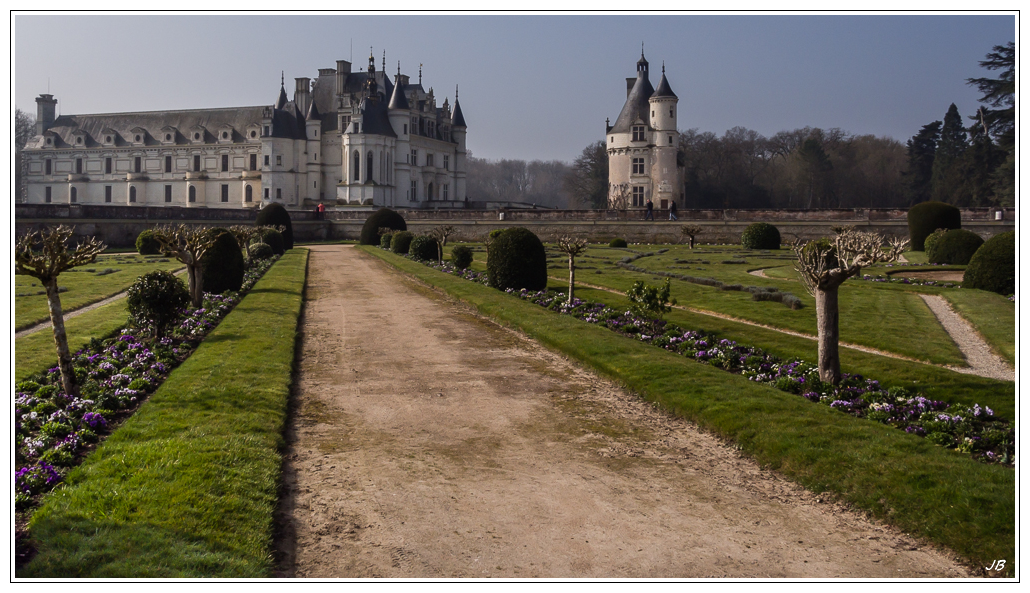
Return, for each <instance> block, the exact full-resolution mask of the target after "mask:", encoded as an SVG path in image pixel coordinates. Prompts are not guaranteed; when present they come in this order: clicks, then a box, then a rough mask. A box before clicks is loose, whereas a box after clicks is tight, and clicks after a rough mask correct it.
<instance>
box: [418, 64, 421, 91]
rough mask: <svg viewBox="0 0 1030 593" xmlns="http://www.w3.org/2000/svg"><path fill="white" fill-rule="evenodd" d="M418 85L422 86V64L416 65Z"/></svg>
mask: <svg viewBox="0 0 1030 593" xmlns="http://www.w3.org/2000/svg"><path fill="white" fill-rule="evenodd" d="M418 86H422V64H419V65H418Z"/></svg>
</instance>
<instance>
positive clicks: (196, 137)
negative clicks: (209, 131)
mask: <svg viewBox="0 0 1030 593" xmlns="http://www.w3.org/2000/svg"><path fill="white" fill-rule="evenodd" d="M193 139H194V140H200V132H193Z"/></svg>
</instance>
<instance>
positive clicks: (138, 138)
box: [136, 134, 143, 142]
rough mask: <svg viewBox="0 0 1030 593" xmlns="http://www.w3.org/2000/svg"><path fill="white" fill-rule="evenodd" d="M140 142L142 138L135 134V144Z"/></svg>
mask: <svg viewBox="0 0 1030 593" xmlns="http://www.w3.org/2000/svg"><path fill="white" fill-rule="evenodd" d="M141 140H143V136H140V135H139V134H136V142H139V141H141Z"/></svg>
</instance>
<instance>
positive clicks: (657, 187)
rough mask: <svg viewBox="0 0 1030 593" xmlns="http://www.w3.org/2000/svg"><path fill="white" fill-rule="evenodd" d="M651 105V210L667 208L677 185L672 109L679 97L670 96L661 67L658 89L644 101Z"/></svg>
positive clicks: (677, 142)
mask: <svg viewBox="0 0 1030 593" xmlns="http://www.w3.org/2000/svg"><path fill="white" fill-rule="evenodd" d="M648 103H650V105H651V128H652V129H653V130H654V132H653V134H654V149H653V151H654V158H653V159H652V163H651V171H650V173H651V179H652V191H653V192H654V196H653V198H652V199H653V200H654V203H655V207H658V208H662V209H665V208H668V207H669V204H670V203H671V202H672V201H673V200H674V199H676V194H677V193H678V191H679V187H680V185H681V184H679V183H678V180H679V178H680V176H679V171H678V168H677V166H676V151H677V147H678V144H679V134H678V133H677V131H676V105H677V103H679V97H677V96H676V93H674V92H672V88H671V87H670V86H669V80H668V79H667V78H666V77H665V64H664V63H663V64H662V79H661V80H660V81H659V82H658V88H657V89H655V91H654V93H653V94H652V95H651V97H650V98H649V99H648Z"/></svg>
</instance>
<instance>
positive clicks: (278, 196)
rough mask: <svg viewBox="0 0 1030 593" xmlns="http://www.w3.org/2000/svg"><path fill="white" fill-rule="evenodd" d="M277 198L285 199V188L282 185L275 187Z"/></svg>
mask: <svg viewBox="0 0 1030 593" xmlns="http://www.w3.org/2000/svg"><path fill="white" fill-rule="evenodd" d="M275 199H277V200H281V199H283V188H281V187H277V188H275Z"/></svg>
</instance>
